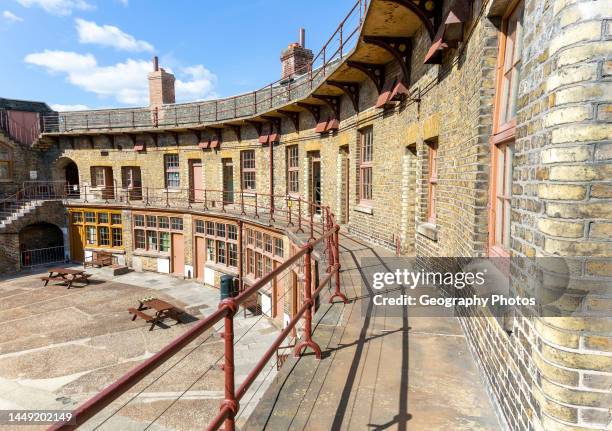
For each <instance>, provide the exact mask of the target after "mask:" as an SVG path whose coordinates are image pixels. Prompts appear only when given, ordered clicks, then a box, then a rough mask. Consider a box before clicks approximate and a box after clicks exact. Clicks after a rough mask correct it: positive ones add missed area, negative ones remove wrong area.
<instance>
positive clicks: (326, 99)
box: [311, 94, 340, 118]
mask: <svg viewBox="0 0 612 431" xmlns="http://www.w3.org/2000/svg"><path fill="white" fill-rule="evenodd" d="M311 97H314V98H315V99H319V100H320V101H322V102H323V103H325V104H326V105H327V107H328V108H329V109H331V110H332V112H333V113H334V115H335V117H336V118H340V97H339V96H320V95H318V94H312V95H311Z"/></svg>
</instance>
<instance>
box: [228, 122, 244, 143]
mask: <svg viewBox="0 0 612 431" xmlns="http://www.w3.org/2000/svg"><path fill="white" fill-rule="evenodd" d="M227 127H229V128H230V129H232V132H234V135H236V139H237V140H238V141H242V135H241V134H240V125H238V124H227Z"/></svg>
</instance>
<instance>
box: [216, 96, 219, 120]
mask: <svg viewBox="0 0 612 431" xmlns="http://www.w3.org/2000/svg"><path fill="white" fill-rule="evenodd" d="M215 121H219V99H215Z"/></svg>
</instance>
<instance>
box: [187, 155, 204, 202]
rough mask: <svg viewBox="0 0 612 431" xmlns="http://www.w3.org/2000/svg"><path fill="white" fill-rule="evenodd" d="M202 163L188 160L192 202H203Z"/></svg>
mask: <svg viewBox="0 0 612 431" xmlns="http://www.w3.org/2000/svg"><path fill="white" fill-rule="evenodd" d="M202 172H203V171H202V161H201V160H189V185H190V188H191V190H190V193H189V196H190V199H191V201H192V202H203V201H204V185H203V182H202Z"/></svg>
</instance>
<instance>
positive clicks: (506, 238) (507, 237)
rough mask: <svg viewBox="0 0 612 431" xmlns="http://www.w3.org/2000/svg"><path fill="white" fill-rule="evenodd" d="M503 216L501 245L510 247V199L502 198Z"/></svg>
mask: <svg viewBox="0 0 612 431" xmlns="http://www.w3.org/2000/svg"><path fill="white" fill-rule="evenodd" d="M503 216H504V232H503V243H502V244H503V246H504V248H507V249H509V248H510V201H509V200H504V207H503Z"/></svg>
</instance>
